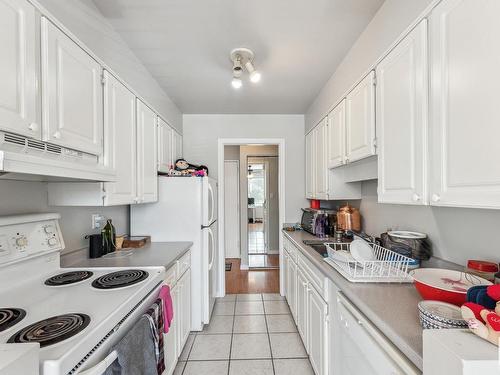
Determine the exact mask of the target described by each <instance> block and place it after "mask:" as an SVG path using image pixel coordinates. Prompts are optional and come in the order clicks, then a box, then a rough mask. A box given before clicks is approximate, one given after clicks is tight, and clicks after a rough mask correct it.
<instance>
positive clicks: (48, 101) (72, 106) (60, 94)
mask: <svg viewBox="0 0 500 375" xmlns="http://www.w3.org/2000/svg"><path fill="white" fill-rule="evenodd" d="M101 75H102V68H101V66H100V65H99V63H98V62H97V61H95V60H94V59H93V58H92V57H91V56H90V55H88V54H87V53H86V52H85V51H84V50H83V49H81V48H80V47H79V46H78V45H77V44H76V43H74V42H73V41H72V40H71V39H70V38H69V37H68V36H66V35H65V34H64V33H63V32H62V31H61V30H59V29H58V28H57V27H56V26H54V25H53V24H52V23H50V21H48V20H47V19H46V18H43V17H42V114H43V139H44V140H45V141H48V142H51V143H55V144H58V145H61V146H64V147H68V148H72V149H75V150H78V151H83V152H87V153H89V154H93V155H101V154H102V149H103V145H102V134H103V99H102V91H103V90H102V76H101Z"/></svg>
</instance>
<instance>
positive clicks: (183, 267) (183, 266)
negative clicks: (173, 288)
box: [177, 251, 191, 278]
mask: <svg viewBox="0 0 500 375" xmlns="http://www.w3.org/2000/svg"><path fill="white" fill-rule="evenodd" d="M190 267H191V251H188V252H187V253H186V254H184V255H183V256H182V258H181V259H179V260H178V261H177V277H178V278H180V277H181V276H182V274H183V273H184V272H186V271H187V270H188V268H190Z"/></svg>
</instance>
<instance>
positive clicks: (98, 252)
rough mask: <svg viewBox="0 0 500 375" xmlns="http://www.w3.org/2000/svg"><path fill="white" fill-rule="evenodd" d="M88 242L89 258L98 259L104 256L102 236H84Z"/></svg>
mask: <svg viewBox="0 0 500 375" xmlns="http://www.w3.org/2000/svg"><path fill="white" fill-rule="evenodd" d="M85 238H87V239H88V240H89V258H91V259H93V258H100V257H102V256H103V255H104V254H106V253H105V252H104V245H103V241H102V234H100V233H99V234H88V235H86V236H85Z"/></svg>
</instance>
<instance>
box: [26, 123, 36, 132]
mask: <svg viewBox="0 0 500 375" xmlns="http://www.w3.org/2000/svg"><path fill="white" fill-rule="evenodd" d="M28 129H29V130H31V131H32V132H36V131H37V130H38V124H37V123H36V122H32V123H31V124H30V125H29V126H28Z"/></svg>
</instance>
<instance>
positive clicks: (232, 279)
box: [218, 139, 284, 296]
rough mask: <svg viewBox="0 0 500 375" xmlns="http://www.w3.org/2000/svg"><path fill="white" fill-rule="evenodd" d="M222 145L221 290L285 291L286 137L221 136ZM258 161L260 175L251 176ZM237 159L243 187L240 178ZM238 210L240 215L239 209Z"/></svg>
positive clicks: (219, 177)
mask: <svg viewBox="0 0 500 375" xmlns="http://www.w3.org/2000/svg"><path fill="white" fill-rule="evenodd" d="M218 150H219V153H218V154H219V163H218V166H219V169H218V170H219V171H220V172H219V173H218V180H219V184H218V186H219V212H220V213H223V215H219V233H220V237H219V239H220V240H219V254H220V255H221V257H220V258H221V259H223V263H222V264H221V271H222V272H221V273H220V274H219V276H220V279H219V286H220V290H219V296H223V295H225V294H226V293H228V294H232V293H236V294H241V293H280V286H281V284H282V283H281V282H280V279H281V277H282V275H280V270H279V265H280V256H281V254H280V248H281V246H282V244H281V241H282V239H281V235H280V228H281V226H282V225H283V222H284V215H283V211H284V199H283V197H284V194H283V191H284V175H283V171H284V157H283V156H282V155H284V140H283V139H219V149H218ZM254 164H255V172H256V173H255V179H254V181H250V182H249V180H253V176H252V171H253V169H254V167H253V166H252V165H254ZM237 165H238V168H239V192H237V184H236V178H235V174H236V168H237ZM249 165H250V169H251V171H250V177H251V178H250V179H249V178H248V177H249ZM257 169H259V170H260V171H259V172H258V171H257ZM257 175H260V177H258V176H257ZM249 192H250V193H249ZM237 194H239V198H238V199H234V197H235V195H237ZM249 197H250V198H254V199H253V202H252V200H250V202H249ZM236 201H238V202H239V205H238V204H237V203H238V202H236ZM249 203H250V204H249ZM237 210H239V215H238V214H236V213H235V212H236V211H237ZM221 216H223V217H222V218H221ZM235 217H238V219H239V220H235ZM249 218H250V220H249ZM235 221H237V223H235ZM249 221H250V222H249ZM235 224H236V225H235ZM238 226H239V231H238V230H237V227H238ZM238 239H239V249H238V245H237V243H238ZM249 240H250V241H249ZM224 270H225V271H224Z"/></svg>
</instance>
